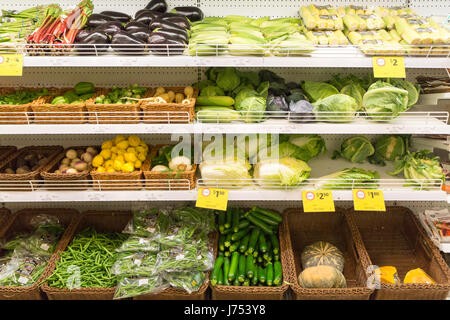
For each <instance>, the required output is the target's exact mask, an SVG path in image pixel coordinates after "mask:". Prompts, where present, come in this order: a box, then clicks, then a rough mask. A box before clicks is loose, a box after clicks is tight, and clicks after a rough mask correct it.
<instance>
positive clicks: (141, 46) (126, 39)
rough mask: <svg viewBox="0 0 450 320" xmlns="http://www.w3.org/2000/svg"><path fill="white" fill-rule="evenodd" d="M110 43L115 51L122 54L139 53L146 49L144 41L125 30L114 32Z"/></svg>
mask: <svg viewBox="0 0 450 320" xmlns="http://www.w3.org/2000/svg"><path fill="white" fill-rule="evenodd" d="M111 44H113V46H112V48H113V50H114V51H115V52H117V53H122V54H139V53H143V52H144V51H145V50H146V46H145V44H146V43H145V41H142V40H140V39H138V38H136V37H134V36H132V35H130V34H129V33H128V32H126V31H119V32H116V33H115V34H114V35H113V37H112V39H111ZM115 45H117V46H115Z"/></svg>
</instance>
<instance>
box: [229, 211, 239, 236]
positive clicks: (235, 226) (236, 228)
mask: <svg viewBox="0 0 450 320" xmlns="http://www.w3.org/2000/svg"><path fill="white" fill-rule="evenodd" d="M239 218H240V215H239V210H238V209H234V210H233V220H232V225H231V229H232V230H233V232H239Z"/></svg>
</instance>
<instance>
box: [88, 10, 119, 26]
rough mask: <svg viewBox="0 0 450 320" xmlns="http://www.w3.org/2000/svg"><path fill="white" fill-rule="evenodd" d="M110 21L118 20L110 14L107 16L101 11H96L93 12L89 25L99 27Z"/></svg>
mask: <svg viewBox="0 0 450 320" xmlns="http://www.w3.org/2000/svg"><path fill="white" fill-rule="evenodd" d="M110 21H117V20H116V19H114V18H111V17H110V16H105V15H103V14H100V13H94V14H92V15H91V16H90V17H89V18H88V21H87V26H88V27H90V28H97V27H99V26H101V25H102V24H105V23H107V22H110Z"/></svg>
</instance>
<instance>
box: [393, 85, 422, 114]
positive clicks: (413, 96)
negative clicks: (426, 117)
mask: <svg viewBox="0 0 450 320" xmlns="http://www.w3.org/2000/svg"><path fill="white" fill-rule="evenodd" d="M390 83H391V84H392V85H393V86H395V87H397V88H401V89H405V90H406V91H408V109H409V108H410V107H412V106H413V105H415V104H416V103H417V101H418V100H419V92H418V91H417V88H416V87H414V85H413V84H412V83H411V82H409V81H406V80H403V79H390Z"/></svg>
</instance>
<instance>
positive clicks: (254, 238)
mask: <svg viewBox="0 0 450 320" xmlns="http://www.w3.org/2000/svg"><path fill="white" fill-rule="evenodd" d="M260 233H261V229H259V228H255V229H253V231H252V233H251V235H250V241H249V243H248V249H247V250H248V252H249V253H253V252H254V251H255V249H256V243H257V242H258V238H259V234H260Z"/></svg>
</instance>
